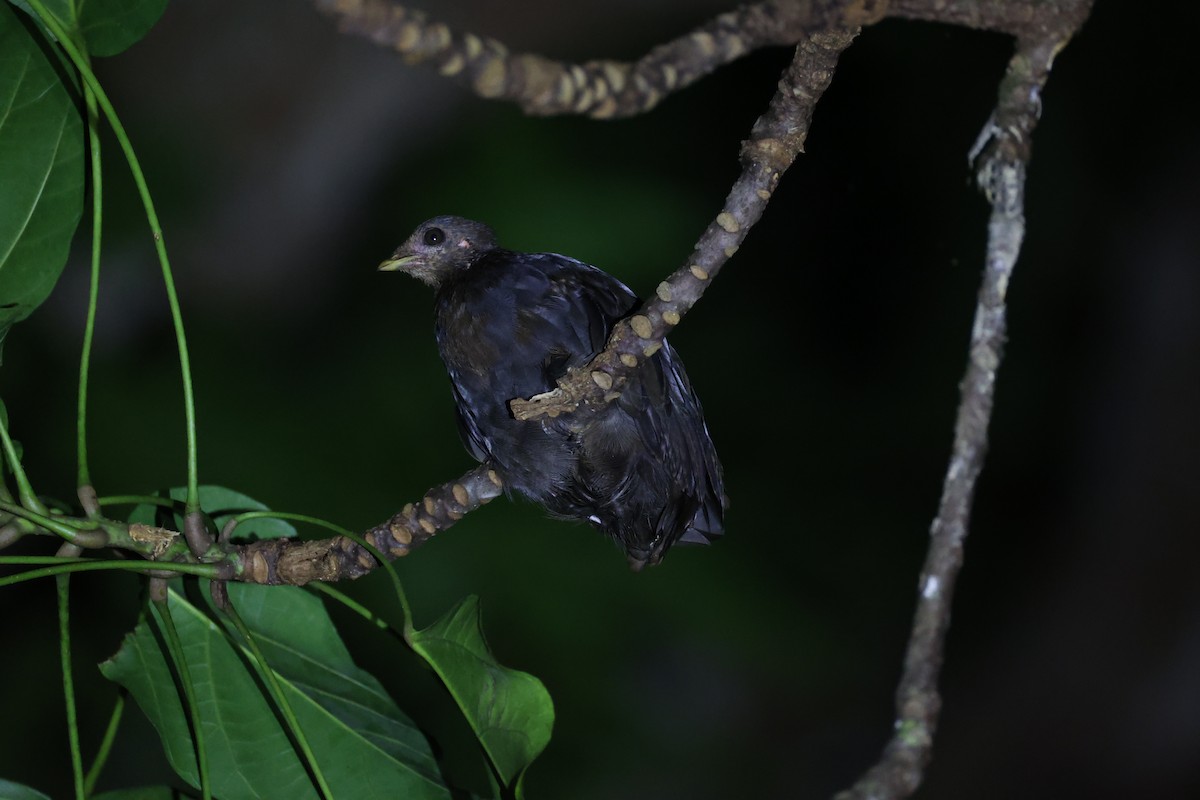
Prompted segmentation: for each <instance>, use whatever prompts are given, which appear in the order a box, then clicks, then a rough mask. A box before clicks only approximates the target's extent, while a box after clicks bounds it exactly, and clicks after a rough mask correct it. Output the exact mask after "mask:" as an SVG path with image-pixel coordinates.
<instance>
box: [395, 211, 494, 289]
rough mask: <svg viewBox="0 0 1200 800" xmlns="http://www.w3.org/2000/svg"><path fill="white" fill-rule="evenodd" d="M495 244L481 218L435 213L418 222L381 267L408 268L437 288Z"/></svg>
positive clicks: (491, 233) (414, 275)
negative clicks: (434, 215)
mask: <svg viewBox="0 0 1200 800" xmlns="http://www.w3.org/2000/svg"><path fill="white" fill-rule="evenodd" d="M495 247H496V234H495V232H493V231H492V229H491V228H489V227H488V226H487V225H484V224H483V223H482V222H475V221H473V220H469V219H463V218H462V217H450V216H443V217H434V218H433V219H427V220H425V221H424V222H422V223H421V224H420V225H418V226H417V229H416V230H415V231H413V232H412V235H411V236H409V237H408V239H406V240H405V241H404V244H402V245H400V246H399V247H397V248H396V252H394V253H392V256H391V258H389V259H388V260H387V261H384V262H383V263H382V264H380V265H379V268H380V269H381V270H385V271H389V272H390V271H397V272H407V273H408V274H409V275H412V276H413V277H414V278H417V279H418V280H421V281H424V282H425V283H427V284H429V285H430V286H432V287H433V288H435V289H436V288H437V287H438V286H440V285H441V284H442V281H443V280H445V278H446V276H447V275H449V274H450V273H451V272H453V271H455V270H457V269H462V268H464V267H468V266H470V265H471V264H472V263H473V262H474V261H475V260H476V259H477V258H479V257H480V256H481V255H483V254H484V253H486V252H488V251H489V250H493V249H495Z"/></svg>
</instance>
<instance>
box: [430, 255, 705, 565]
mask: <svg viewBox="0 0 1200 800" xmlns="http://www.w3.org/2000/svg"><path fill="white" fill-rule="evenodd" d="M637 305H638V299H637V297H636V296H635V295H634V294H633V292H631V291H630V290H629V289H628V288H627V287H626V286H625V285H624V284H622V283H621V282H620V281H618V280H617V279H616V278H613V277H612V276H610V275H608V274H607V273H605V272H602V271H600V270H598V269H596V268H595V267H592V266H589V265H587V264H584V263H582V262H579V261H576V260H575V259H571V258H567V257H565V256H559V255H554V254H550V253H536V254H523V253H513V252H510V251H506V250H499V249H496V250H491V251H489V252H487V253H486V254H484V255H483V256H482V257H481V258H479V259H478V261H476V262H475V263H474V264H472V265H471V266H470V267H469V268H467V269H464V270H460V271H459V272H457V273H456V274H454V275H452V276H451V277H449V278H447V280H446V281H445V282H444V283H443V284H442V286H441V287H440V289H439V291H438V300H437V334H438V344H439V348H440V349H441V351H442V357H443V359H444V360H445V361H446V365H447V368H448V369H449V371H450V375H451V380H452V382H453V383H454V395H455V402H456V405H457V406H458V411H459V425H460V430H461V432H462V436H463V441H464V443H465V444H466V446H467V449H468V450H469V451H470V452H471V454H472V455H473V456H474V457H475V458H477V459H479V460H485V459H489V458H490V459H492V460H493V461H494V462H495V463H496V464H497V466H498V468H501V469H502V470H503V474H504V475H505V477H506V479H507V481H508V483H509V485H511V486H512V487H513V488H515V489H517V490H518V491H520V492H522V493H523V494H526V495H527V496H529V497H531V498H533V499H535V500H537V501H539V502H541V503H542V504H543V505H545V506H546V507H547V508H548V509H549V510H550V511H551V512H552V513H555V514H558V515H562V516H569V517H579V518H590V519H592V520H593V521H594V522H596V521H598V522H597V524H598V525H599V526H600V527H601V528H602V529H604V530H605V531H607V532H608V533H610V534H611V535H613V536H614V537H615V538H617V539H618V540H619V541H621V543H622V544H623V545H624V546H625V547H626V549H627V550H628V551H629V553H630V557H631V559H633V560H635V561H637V562H639V563H645V562H647V561H649V562H650V563H653V562H656V561H657V560H658V559H659V558H661V556H662V553H663V552H664V551H665V550H666V548H668V547H669V546H670V545H671V544H672V543H674V541H676V540H678V539H683V540H685V541H705V540H706V538H707V537H712V536H716V535H718V534H719V533H720V530H721V515H722V508H723V489H722V483H721V468H720V465H719V463H718V462H717V457H716V453H715V451H714V449H713V446H712V442H711V441H710V440H709V438H708V433H707V430H705V428H704V422H703V416H702V412H701V408H700V403H699V401H698V400H697V398H696V395H695V393H694V392H693V391H692V388H691V385H690V383H689V382H688V379H687V374H686V373H685V372H684V369H683V364H682V362H681V361H680V360H679V357H678V356H677V355H675V352H674V351H673V350H672V349H671V347H670V345H668V344H666V343H665V342H664V343H663V347H662V348H661V349H660V350H659V351H658V353H656V354H655V355H654V356H653V357H651V358H649V359H647V360H646V361H645V362H644V363H643V365H642V366H641V367H640V368H639V371H638V372H637V373H636V374H635V375H634V376H632V377H631V379H630V381H629V383H628V384H627V385H626V387H625V389H624V390H623V392H622V395H621V397H620V399H619V400H617V401H616V402H614V403H612V404H610V405H609V406H608V408H607V409H605V410H604V411H601V412H600V413H599V414H597V415H596V416H595V417H592V418H590V419H589V421H588V423H587V424H586V425H585V426H584V428H583V429H582V430H574V429H572V428H570V427H569V425H568V424H567V423H566V422H565V421H562V420H558V421H555V420H544V421H543V422H542V423H541V424H537V423H527V422H518V421H516V420H515V419H513V418H512V415H511V413H510V411H509V408H508V401H509V400H511V399H512V398H514V397H530V396H532V395H535V394H539V393H541V392H545V391H549V390H550V389H552V388H554V384H555V381H556V380H557V379H558V378H559V377H561V376H562V374H563V373H565V372H566V370H567V369H570V368H574V367H580V366H583V365H584V364H586V363H587V362H588V361H590V360H591V359H592V358H593V357H594V356H595V355H596V353H598V352H599V351H600V350H601V349H602V348H603V347H604V345H605V343H606V341H607V340H608V336H609V334H610V333H611V331H612V326H613V325H614V324H615V322H616V321H617V320H619V319H621V318H623V317H625V316H626V315H628V314H629V313H630V312H631V311H632V310H633V309H634V308H635V307H636V306H637ZM464 332H466V333H465V334H464Z"/></svg>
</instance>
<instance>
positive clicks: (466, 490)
mask: <svg viewBox="0 0 1200 800" xmlns="http://www.w3.org/2000/svg"><path fill="white" fill-rule="evenodd" d="M501 491H503V484H502V482H501V480H500V476H498V475H497V474H496V473H495V472H494V471H492V470H491V469H489V468H488V467H487V466H486V465H481V466H478V467H476V468H475V469H473V470H471V471H470V472H467V473H466V474H465V475H463V476H462V477H461V478H459V479H458V480H454V481H450V482H448V483H444V484H442V485H441V486H436V487H434V488H432V489H430V490H429V491H428V492H426V493H425V496H424V497H423V498H421V501H420V502H418V503H409V504H408V505H406V506H404V508H402V509H401V510H400V512H399V513H397V514H395V515H394V516H393V517H392V518H391V519H389V520H388V521H387V522H384V523H381V524H379V525H377V526H375V527H374V528H371V529H370V530H367V531H365V532H364V533H363V538H364V539H366V540H367V541H368V542H370V543H371V545H372V546H374V547H375V548H376V549H378V550H380V551H381V552H382V553H383V554H384V555H385V556H386V557H388V558H389V559H394V558H400V557H401V556H406V555H408V554H409V553H410V552H412V551H413V550H414V549H415V548H417V547H419V546H421V545H422V544H424V543H425V542H427V541H428V540H429V539H431V538H433V536H434V535H435V534H437V533H438V532H440V531H444V530H446V529H447V528H449V527H450V526H451V525H453V524H454V523H455V522H457V521H458V520H460V519H462V518H463V516H464V515H466V514H468V513H470V512H471V511H474V510H475V509H477V508H479V507H480V506H482V505H484V504H486V503H488V502H490V501H491V500H492V499H493V498H495V497H496V496H498V495H499V494H500V493H501ZM231 550H232V557H231V559H230V564H231V568H230V574H229V576H228V578H229V579H230V580H239V581H246V582H249V583H267V584H290V585H293V586H301V585H303V584H306V583H308V582H310V581H329V582H333V581H340V580H348V579H352V578H359V577H361V576H363V575H365V574H367V573H368V572H371V571H372V570H374V569H375V568H376V567H377V566H378V562H377V561H376V559H375V557H374V556H373V555H371V553H370V552H369V551H368V550H367V549H366V548H365V547H363V546H362V545H360V544H358V543H357V542H355V541H353V540H352V539H348V538H346V537H345V536H335V537H333V538H332V539H322V540H319V541H296V540H292V539H268V540H265V541H261V542H255V543H253V544H249V545H245V546H243V547H241V548H236V547H235V548H232V549H231Z"/></svg>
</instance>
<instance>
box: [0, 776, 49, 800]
mask: <svg viewBox="0 0 1200 800" xmlns="http://www.w3.org/2000/svg"><path fill="white" fill-rule="evenodd" d="M0 800H50V797H49V796H48V795H44V794H42V793H41V792H39V791H37V790H36V789H30V788H29V787H28V786H22V785H21V784H19V783H13V782H12V781H6V780H3V779H0Z"/></svg>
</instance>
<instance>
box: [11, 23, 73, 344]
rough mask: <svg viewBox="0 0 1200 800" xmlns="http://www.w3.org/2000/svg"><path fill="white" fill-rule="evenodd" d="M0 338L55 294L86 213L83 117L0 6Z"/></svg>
mask: <svg viewBox="0 0 1200 800" xmlns="http://www.w3.org/2000/svg"><path fill="white" fill-rule="evenodd" d="M0 175H3V176H4V179H3V180H0V342H3V340H4V337H5V335H6V334H7V333H8V329H9V328H11V327H12V326H13V325H14V324H16V323H17V322H20V321H21V320H23V319H25V318H26V317H28V316H29V315H30V314H31V313H32V312H33V310H34V309H36V308H37V307H38V306H39V305H41V304H42V302H43V301H44V300H45V299H46V298H47V297H48V296H49V295H50V290H51V289H53V288H54V284H55V283H57V282H58V277H59V276H60V275H61V274H62V271H63V267H64V266H65V265H66V263H67V251H68V248H69V247H70V244H71V237H72V236H74V234H75V228H76V227H77V226H78V224H79V217H80V215H81V214H82V213H83V121H82V120H81V119H80V116H79V112H78V109H77V108H76V107H75V103H74V102H73V101H72V99H71V96H70V94H69V93H68V92H67V89H66V87H64V86H63V84H62V81H61V80H60V79H59V76H58V73H57V72H55V68H54V66H53V65H51V63H50V61H49V60H48V59H47V58H46V54H45V53H44V52H43V51H42V49H41V48H40V47H39V46H38V43H36V42H35V41H34V40H33V37H32V36H31V35H30V32H29V29H28V28H26V27H25V25H23V24H21V22H20V20H19V19H18V18H17V14H16V12H15V11H13V9H12V8H10V7H9V6H8V5H7V4H3V3H0Z"/></svg>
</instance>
